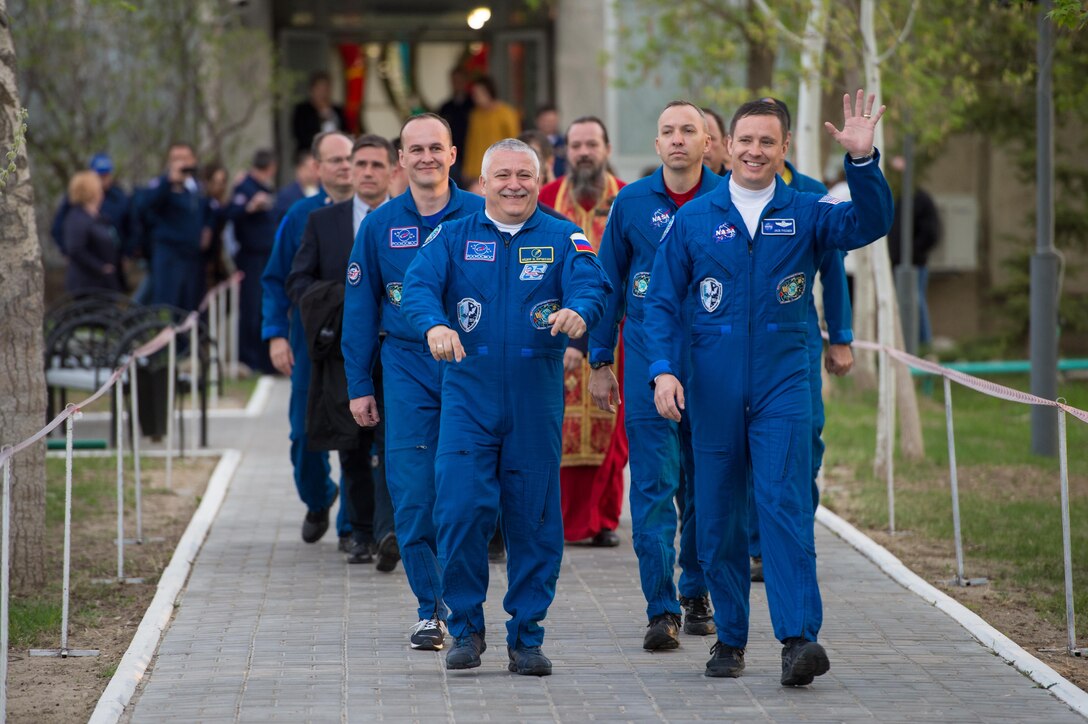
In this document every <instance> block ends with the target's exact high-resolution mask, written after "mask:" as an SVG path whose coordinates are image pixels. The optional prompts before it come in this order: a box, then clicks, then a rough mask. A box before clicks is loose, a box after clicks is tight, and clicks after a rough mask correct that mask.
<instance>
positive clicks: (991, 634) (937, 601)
mask: <svg viewBox="0 0 1088 724" xmlns="http://www.w3.org/2000/svg"><path fill="white" fill-rule="evenodd" d="M816 520H817V521H818V522H819V523H820V524H822V525H823V526H824V527H825V528H827V529H828V530H830V531H831V532H832V533H834V534H835V535H837V536H838V537H839V538H842V539H843V540H844V541H846V542H847V543H848V544H850V545H851V546H853V547H854V548H855V549H856V550H857V551H858V552H859V553H861V554H862V555H863V556H865V557H866V558H868V559H869V560H871V561H872V562H873V563H875V564H876V565H877V567H879V568H880V570H882V571H884V573H886V574H887V575H888V576H889V577H890V578H891V579H892V580H893V581H895V582H896V583H898V584H899V585H901V586H903V588H906V589H907V590H908V591H911V592H912V593H915V594H917V595H918V596H919V597H921V598H922V599H923V600H925V601H926V602H928V603H930V604H931V605H933V606H936V607H937V608H939V609H940V610H941V611H944V612H945V613H946V614H948V615H949V616H951V617H952V618H953V619H955V621H956V622H957V623H959V624H960V625H961V626H963V627H964V628H965V629H967V632H968V633H970V634H971V635H972V636H974V637H975V638H976V639H978V641H979V643H981V644H982V645H983V646H985V647H986V648H988V649H990V650H991V651H993V652H994V653H995V654H997V655H998V656H1000V657H1001V658H1003V659H1004V660H1005V661H1007V662H1008V663H1010V664H1012V665H1013V666H1014V667H1015V668H1016V670H1017V671H1019V672H1020V673H1022V674H1024V675H1026V676H1028V677H1030V678H1031V679H1032V681H1035V682H1036V683H1037V684H1039V686H1041V687H1042V688H1044V689H1047V690H1049V691H1050V692H1051V693H1052V694H1054V696H1056V697H1058V698H1059V699H1061V700H1062V701H1063V702H1065V703H1066V704H1068V705H1069V707H1070V708H1072V709H1073V711H1075V712H1077V713H1078V714H1080V715H1081V716H1084V717H1088V692H1085V691H1084V690H1082V689H1080V688H1078V687H1077V686H1076V685H1074V684H1073V683H1072V682H1071V681H1069V680H1068V679H1066V678H1065V677H1063V676H1062V675H1061V674H1059V673H1058V672H1057V671H1055V670H1054V669H1052V668H1050V667H1049V666H1047V665H1046V664H1044V663H1043V662H1042V661H1040V660H1039V659H1037V658H1035V657H1034V656H1032V655H1031V654H1029V653H1028V652H1027V651H1025V650H1024V649H1023V648H1021V647H1020V646H1019V645H1018V644H1016V643H1015V642H1014V641H1012V640H1011V639H1009V638H1008V637H1007V636H1005V635H1004V634H1003V633H1001V632H1000V631H998V630H997V629H995V628H994V627H993V626H991V625H990V624H989V623H987V622H986V621H985V619H983V618H982V617H981V616H979V615H978V614H976V613H973V612H972V611H971V610H970V609H968V608H967V607H966V606H964V605H963V604H961V603H960V602H959V601H957V600H956V599H954V598H952V597H951V596H949V595H948V594H946V593H943V592H941V591H940V590H938V589H937V588H935V587H933V586H932V585H930V584H929V583H927V582H926V581H925V579H923V578H921V577H920V576H918V574H916V573H914V572H913V571H911V570H910V569H909V568H907V567H906V566H905V565H904V564H903V562H902V561H901V560H899V559H898V558H896V557H895V556H894V555H892V554H891V552H890V551H888V549H886V548H884V547H883V546H881V545H880V544H878V543H877V542H876V541H874V540H873V539H872V538H869V537H868V536H867V535H865V534H864V533H862V532H861V531H859V530H858V529H857V528H855V527H854V526H852V525H850V524H849V523H848V522H846V521H845V520H843V519H842V518H840V517H839V516H837V515H835V514H834V513H832V512H831V511H830V510H828V509H827V508H824V507H822V506H821V507H820V508H818V509H817V510H816Z"/></svg>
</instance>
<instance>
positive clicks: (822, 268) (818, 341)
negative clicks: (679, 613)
mask: <svg viewBox="0 0 1088 724" xmlns="http://www.w3.org/2000/svg"><path fill="white" fill-rule="evenodd" d="M786 168H787V169H788V170H789V172H790V182H789V186H790V188H792V189H794V190H796V191H805V192H809V193H816V194H820V195H824V194H826V193H827V186H824V185H823V184H822V183H821V182H819V181H817V180H816V179H814V178H812V177H811V176H806V175H804V174H803V173H799V172H798V171H797V169H795V168H794V167H793V164H791V163H790V162H789V161H786ZM845 256H846V252H844V251H839V250H832V251H828V252H826V253H825V254H824V255H823V258H822V259H820V262H819V265H818V267H817V270H818V272H819V274H820V282H821V284H822V285H823V299H824V321H825V322H826V323H827V334H828V337H829V339H830V341H831V344H850V343H851V342H853V341H854V332H853V330H852V324H853V317H854V313H853V309H852V308H851V306H850V291H849V287H848V286H847V284H846V267H845V265H844V264H843V258H844V257H845ZM809 307H810V308H809V313H808V322H809V328H808V343H809V347H808V356H809V378H808V380H809V387H810V389H811V391H812V509H813V510H814V511H815V510H816V508H817V507H819V505H820V488H819V486H818V485H817V484H816V478H817V476H818V475H819V474H820V467H821V466H822V465H823V462H824V450H825V449H826V446H825V445H824V440H823V433H824V422H825V417H824V397H823V387H824V380H823V374H822V373H821V369H822V365H821V364H820V362H821V361H822V356H823V351H824V338H823V335H822V334H821V333H820V316H819V314H818V313H817V312H816V300H815V297H812V296H810V301H809ZM748 494H749V502H748V516H749V517H748V536H749V539H748V555H749V556H751V557H752V558H762V557H763V550H762V547H761V546H760V544H759V513H758V508H757V507H756V505H755V501H754V499H753V498H752V486H751V477H750V476H749V485H748Z"/></svg>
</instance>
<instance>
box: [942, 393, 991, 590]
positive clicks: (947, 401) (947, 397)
mask: <svg viewBox="0 0 1088 724" xmlns="http://www.w3.org/2000/svg"><path fill="white" fill-rule="evenodd" d="M941 379H942V380H944V419H945V427H946V429H947V433H948V473H949V481H950V482H951V487H952V533H953V535H954V536H955V539H956V577H955V578H953V579H952V580H951V581H949V582H950V583H951V584H952V585H954V586H978V585H982V584H984V583H986V582H987V581H986V579H985V578H967V577H965V576H964V574H963V533H962V532H961V530H962V529H961V528H960V485H959V473H958V472H957V469H956V434H955V432H954V431H953V427H952V382H951V381H950V380H949V379H948V378H947V377H941Z"/></svg>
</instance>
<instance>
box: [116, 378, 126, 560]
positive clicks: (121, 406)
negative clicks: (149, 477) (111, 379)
mask: <svg viewBox="0 0 1088 724" xmlns="http://www.w3.org/2000/svg"><path fill="white" fill-rule="evenodd" d="M114 393H115V395H116V399H117V579H118V580H124V578H125V458H124V446H125V443H124V440H125V425H124V419H125V387H124V383H123V382H122V381H121V380H120V379H118V380H117V385H116V386H115V387H114Z"/></svg>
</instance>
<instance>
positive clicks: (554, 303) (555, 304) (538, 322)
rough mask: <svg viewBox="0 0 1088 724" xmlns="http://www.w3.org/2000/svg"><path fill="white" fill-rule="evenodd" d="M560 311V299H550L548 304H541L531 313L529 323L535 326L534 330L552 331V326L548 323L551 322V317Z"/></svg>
mask: <svg viewBox="0 0 1088 724" xmlns="http://www.w3.org/2000/svg"><path fill="white" fill-rule="evenodd" d="M558 311H559V300H558V299H549V300H547V301H546V302H541V303H540V304H538V305H536V306H535V307H533V309H532V311H530V312H529V323H530V324H532V325H533V328H534V329H551V325H550V324H549V323H548V322H549V321H550V320H551V316H552V315H553V314H555V313H556V312H558Z"/></svg>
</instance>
